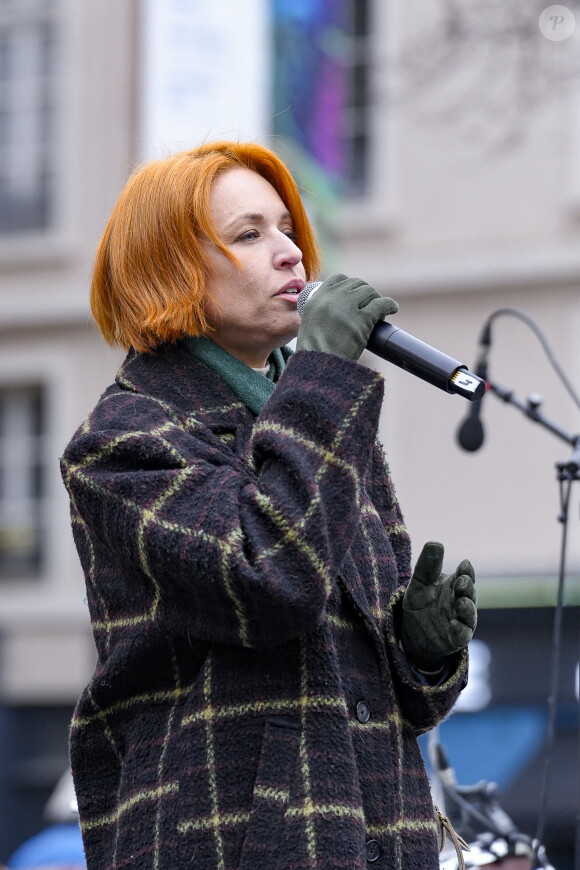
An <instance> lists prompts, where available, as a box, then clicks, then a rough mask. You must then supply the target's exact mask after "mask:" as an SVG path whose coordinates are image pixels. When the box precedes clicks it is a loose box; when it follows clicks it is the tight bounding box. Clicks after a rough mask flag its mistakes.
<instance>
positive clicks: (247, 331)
mask: <svg viewBox="0 0 580 870" xmlns="http://www.w3.org/2000/svg"><path fill="white" fill-rule="evenodd" d="M210 207H211V215H212V218H213V222H214V225H215V228H216V230H217V233H218V236H219V237H220V239H221V240H222V241H223V242H224V244H225V245H226V246H227V247H228V248H229V249H230V251H231V252H232V254H233V255H234V256H235V257H236V259H237V260H238V262H239V263H240V264H241V268H239V267H238V266H236V264H235V263H232V262H231V261H230V260H228V258H227V257H226V256H225V255H224V254H222V252H221V251H219V250H218V248H216V246H215V245H214V244H213V243H212V242H211V241H210V240H209V239H206V240H204V241H203V242H202V244H203V246H204V249H205V252H206V255H207V257H208V260H209V261H210V264H211V266H212V267H213V270H212V271H210V273H209V277H208V301H207V304H206V310H207V315H208V318H209V322H210V323H211V325H212V327H213V332H212V333H211V338H212V339H213V340H214V341H215V342H216V343H217V344H219V345H220V346H221V347H223V348H224V349H225V350H227V351H229V353H231V354H233V355H234V356H236V357H238V358H239V359H241V360H242V361H243V362H245V363H247V365H249V366H253V367H255V368H256V367H261V366H264V365H265V364H266V360H267V359H268V356H269V354H270V353H271V352H272V350H274V348H276V347H281V346H282V345H284V344H286V343H287V342H288V341H290V340H291V339H292V338H295V337H296V335H297V333H298V327H299V326H300V315H299V314H298V311H297V308H296V300H297V297H298V294H299V292H300V291H301V290H302V288H303V287H304V284H305V281H306V279H305V272H304V266H303V265H302V252H301V251H300V249H299V248H298V247H297V246H296V243H295V241H294V238H295V237H294V224H293V222H292V217H291V215H290V213H289V211H288V209H287V208H286V206H285V205H284V203H283V202H282V200H281V199H280V197H279V196H278V194H277V193H276V191H275V190H274V188H273V187H272V185H271V184H270V183H269V182H268V181H266V180H265V179H264V178H262V176H261V175H258V174H257V173H256V172H253V171H252V170H251V169H244V168H242V167H239V168H238V167H236V168H234V169H229V170H227V171H226V172H224V173H223V174H222V175H219V176H218V177H217V178H216V180H215V182H214V184H213V187H212V191H211V196H210Z"/></svg>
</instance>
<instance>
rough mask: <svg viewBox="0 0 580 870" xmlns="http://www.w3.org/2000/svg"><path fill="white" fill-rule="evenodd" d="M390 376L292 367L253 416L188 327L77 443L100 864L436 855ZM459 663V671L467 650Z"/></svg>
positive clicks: (434, 863) (320, 358)
mask: <svg viewBox="0 0 580 870" xmlns="http://www.w3.org/2000/svg"><path fill="white" fill-rule="evenodd" d="M382 393H383V386H382V379H381V377H380V376H379V375H377V374H375V373H374V372H371V371H370V370H368V369H367V368H365V367H363V366H361V365H358V364H356V363H353V362H349V361H347V360H342V359H340V358H338V357H335V356H331V355H329V354H318V353H312V352H302V353H298V354H296V355H295V356H294V357H293V358H292V359H291V361H290V362H289V364H288V367H287V369H286V371H285V373H284V375H283V376H282V378H281V380H280V382H279V384H278V386H277V388H276V390H275V391H274V393H273V395H272V396H271V398H270V399H269V400H268V402H267V403H266V405H265V406H264V408H263V410H262V412H261V413H260V415H259V416H258V417H257V418H256V417H255V416H254V415H253V414H252V413H251V412H250V411H249V410H248V409H247V408H246V407H245V406H244V405H243V404H242V403H241V402H240V401H239V400H238V399H237V397H236V396H235V395H234V394H233V393H232V392H231V390H230V389H229V387H227V386H226V384H225V383H224V382H223V381H222V380H221V379H220V378H219V377H218V376H217V375H216V374H215V373H214V372H213V371H211V370H210V369H208V368H207V367H206V366H205V365H204V364H203V363H201V362H200V361H198V360H196V359H195V358H193V357H191V356H190V355H189V354H188V353H187V351H186V350H185V349H184V348H183V347H182V346H180V345H175V346H166V347H163V348H161V349H160V350H158V351H157V352H156V353H154V354H152V355H143V356H140V355H133V354H130V355H129V357H128V358H127V360H126V362H125V364H124V365H123V367H122V368H121V370H120V373H119V375H118V377H117V380H116V383H115V384H114V385H113V386H111V387H110V388H109V389H108V390H107V391H106V392H105V394H104V395H103V397H102V398H101V400H100V401H99V403H98V405H97V407H96V408H95V410H94V411H93V413H92V414H91V415H90V417H89V418H88V420H87V421H86V422H85V423H84V424H83V425H82V426H81V428H80V429H79V430H78V431H77V433H76V434H75V436H74V438H73V439H72V441H71V443H70V444H69V445H68V447H67V449H66V452H65V455H64V457H63V460H62V470H63V475H64V480H65V482H66V486H67V488H68V490H69V493H70V497H71V504H72V523H73V530H74V536H75V540H76V544H77V547H78V551H79V554H80V558H81V561H82V565H83V568H84V571H85V574H86V584H87V593H88V602H89V607H90V614H91V620H92V625H93V630H94V636H95V640H96V645H97V650H98V663H97V667H96V670H95V673H94V676H93V678H92V680H91V682H90V684H89V685H88V686H87V688H86V690H85V691H84V693H83V695H82V697H81V699H80V701H79V704H78V707H77V710H76V713H75V717H74V720H73V723H72V730H71V757H72V767H73V774H74V779H75V784H76V789H77V794H78V801H79V809H80V815H81V825H82V831H83V837H84V842H85V848H86V854H87V864H88V868H89V870H105V868H106V870H113V868H125V867H136V868H147V870H177V868H196V870H238V868H239V870H266V868H267V870H315V868H316V870H347V868H348V870H354V868H362V867H366V866H367V863H368V862H375V863H373V866H374V867H376V868H405V870H412V868H415V870H427V868H436V867H438V866H439V865H438V856H437V837H436V825H435V822H434V818H433V808H432V804H431V798H430V793H429V786H428V781H427V779H426V775H425V771H424V766H423V763H422V761H421V757H420V754H419V749H418V745H417V741H416V736H417V734H419V733H420V732H422V731H424V730H426V729H429V728H431V727H432V726H434V725H435V724H436V723H437V722H438V721H440V719H441V718H442V717H443V716H444V715H445V714H446V713H447V712H448V711H449V709H450V707H451V705H452V704H453V702H454V701H455V699H456V697H457V695H458V693H459V691H460V690H461V688H462V687H463V685H464V683H465V671H466V656H465V655H463V656H462V657H459V658H458V660H457V662H456V663H455V664H454V670H453V675H452V677H451V678H449V679H447V680H446V682H445V683H443V684H442V685H440V686H437V687H430V686H425V685H424V684H422V683H421V681H420V680H419V679H418V678H417V677H416V675H414V673H413V671H412V670H411V669H410V667H409V665H408V664H407V662H406V661H405V659H404V657H403V656H402V654H401V652H400V649H399V646H398V643H397V618H398V613H399V606H400V598H401V589H402V584H403V585H404V584H405V583H406V581H407V580H408V578H409V573H410V567H409V566H410V548H409V541H408V536H407V532H406V530H405V528H404V526H403V523H402V519H401V515H400V512H399V508H398V505H397V503H396V500H395V495H394V492H393V489H392V487H391V483H390V480H389V476H388V473H387V469H386V466H385V463H384V459H383V455H382V452H381V450H380V448H379V446H378V444H377V442H376V434H377V426H378V419H379V412H380V408H381V400H382ZM455 665H456V666H455Z"/></svg>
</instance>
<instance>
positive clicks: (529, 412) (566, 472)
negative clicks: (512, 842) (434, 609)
mask: <svg viewBox="0 0 580 870" xmlns="http://www.w3.org/2000/svg"><path fill="white" fill-rule="evenodd" d="M487 384H488V389H489V390H490V391H491V392H492V393H494V394H495V395H496V396H498V398H500V399H501V400H502V401H504V402H507V403H509V404H510V405H514V407H516V408H518V409H519V410H520V411H522V412H523V413H524V414H525V415H526V417H528V418H529V419H530V420H533V421H534V422H535V423H539V424H540V425H542V426H543V427H544V428H545V429H547V430H548V431H549V432H552V434H553V435H556V436H557V437H558V438H560V439H561V440H563V441H566V442H567V443H568V444H570V445H571V447H572V448H573V452H572V456H571V457H570V459H569V460H568V461H567V462H557V463H556V471H557V480H558V482H559V485H560V486H559V489H560V514H559V516H558V521H559V522H560V523H561V524H562V539H561V545H560V564H559V573H558V591H557V601H556V610H555V612H554V638H553V649H552V682H551V695H550V698H549V716H548V736H547V748H546V756H545V763H544V772H543V779H542V789H541V800H540V814H539V819H538V828H537V833H536V842H537V843H542V840H543V833H544V825H545V816H546V807H547V789H548V779H549V770H550V765H551V762H552V753H553V745H554V737H555V721H556V702H557V697H558V682H559V674H558V665H559V659H560V646H561V634H562V611H563V605H564V583H565V576H566V570H565V565H566V546H567V540H568V518H569V507H570V496H571V489H572V484H573V482H574V481H575V480H580V435H570V434H569V433H567V432H565V431H564V430H563V429H562V428H561V427H560V426H557V425H556V424H555V423H552V422H551V421H550V420H548V419H547V418H546V417H545V416H544V415H543V414H542V413H541V412H540V410H539V407H540V405H541V402H542V400H541V399H540V397H539V396H536V395H531V396H529V397H528V400H527V402H526V403H525V404H524V403H523V402H520V401H519V400H518V399H516V398H515V396H514V394H513V392H512V391H511V390H508V389H505V387H501V386H500V385H499V384H496V383H494V382H493V381H490V380H488V382H487ZM579 704H580V694H579ZM579 799H580V794H579ZM575 867H576V870H580V800H579V806H578V807H577V812H576V841H575Z"/></svg>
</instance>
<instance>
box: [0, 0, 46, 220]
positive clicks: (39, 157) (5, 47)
mask: <svg viewBox="0 0 580 870" xmlns="http://www.w3.org/2000/svg"><path fill="white" fill-rule="evenodd" d="M52 9H53V2H52V0H0V232H2V233H8V232H18V231H23V230H42V229H45V228H46V227H48V226H49V225H50V223H51V210H52V205H53V195H52V194H53V175H54V173H53V127H54V111H55V106H54V78H55V75H54V73H55V47H56V43H55V29H54V21H53V14H52Z"/></svg>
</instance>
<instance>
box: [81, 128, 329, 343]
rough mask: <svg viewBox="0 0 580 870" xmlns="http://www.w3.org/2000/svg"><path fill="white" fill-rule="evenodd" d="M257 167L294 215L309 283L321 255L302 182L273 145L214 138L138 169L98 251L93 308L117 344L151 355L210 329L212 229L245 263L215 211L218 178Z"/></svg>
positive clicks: (214, 236)
mask: <svg viewBox="0 0 580 870" xmlns="http://www.w3.org/2000/svg"><path fill="white" fill-rule="evenodd" d="M238 166H241V167H245V168H247V169H252V170H253V171H254V172H257V173H258V174H259V175H261V176H262V177H263V178H265V179H266V181H269V182H270V184H271V185H272V186H273V187H274V189H275V190H276V192H277V193H278V195H279V197H280V199H281V200H282V201H283V203H284V205H285V206H286V208H287V209H288V210H289V212H290V214H291V215H292V219H293V222H294V231H295V232H296V236H297V240H296V244H297V245H298V247H299V248H300V249H301V251H302V262H303V264H304V268H305V271H306V277H307V280H309V281H310V280H313V279H314V278H316V277H317V276H318V274H319V272H320V252H319V249H318V245H317V243H316V239H315V237H314V232H313V229H312V226H311V224H310V221H309V220H308V217H307V215H306V211H305V209H304V205H303V203H302V200H301V198H300V193H299V191H298V187H297V185H296V182H295V181H294V179H293V178H292V175H291V174H290V172H289V170H288V169H287V168H286V166H285V165H284V163H283V162H282V161H281V160H280V158H279V157H277V156H276V155H275V154H274V153H273V152H272V151H270V150H269V149H268V148H264V147H263V146H262V145H257V144H255V143H252V142H246V143H240V142H225V141H219V142H210V143H208V144H205V145H201V146H200V147H198V148H194V149H192V150H190V151H181V152H180V153H178V154H175V155H173V156H171V157H168V158H167V159H164V160H155V161H153V162H151V163H147V164H145V165H144V166H142V167H141V168H138V169H137V170H136V171H135V172H134V173H133V174H132V176H131V177H130V178H129V181H128V182H127V184H126V185H125V187H124V189H123V191H122V192H121V195H120V196H119V199H118V200H117V203H116V205H115V207H114V209H113V212H112V214H111V217H110V219H109V222H108V224H107V227H106V229H105V232H104V233H103V236H102V238H101V241H100V243H99V246H98V248H97V253H96V258H95V264H94V269H93V277H92V282H91V310H92V312H93V316H94V318H95V320H96V322H97V324H98V326H99V328H100V330H101V332H102V333H103V335H104V337H105V339H106V340H107V341H108V342H109V344H113V345H120V346H121V347H125V348H129V347H133V348H135V350H136V351H139V352H141V353H146V352H148V351H152V350H154V349H155V348H156V347H157V346H158V345H159V344H162V343H163V342H167V341H168V342H172V341H177V340H179V339H181V338H183V337H184V336H186V335H191V336H193V335H202V334H204V333H207V332H209V331H210V326H209V323H208V321H207V318H206V314H205V301H206V281H207V275H208V268H209V267H208V263H207V258H206V256H205V254H204V251H203V248H202V246H201V243H200V239H201V237H202V236H203V235H205V236H207V237H209V238H210V239H211V241H212V242H213V243H214V244H215V245H216V246H217V247H218V248H219V249H220V251H222V252H223V253H224V254H225V255H226V256H227V257H228V258H229V259H230V260H232V261H233V262H237V260H236V259H235V257H234V256H233V255H232V253H231V252H230V251H229V250H228V248H227V247H226V246H225V245H224V244H223V242H222V241H221V239H220V238H219V237H218V235H217V232H216V230H215V227H214V225H213V221H212V218H211V211H210V192H211V187H212V184H213V181H214V179H215V178H216V176H218V175H219V174H221V173H223V172H225V171H226V170H228V169H232V168H234V167H238Z"/></svg>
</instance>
